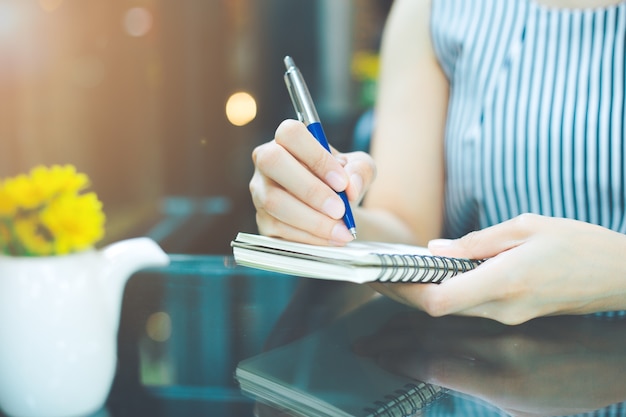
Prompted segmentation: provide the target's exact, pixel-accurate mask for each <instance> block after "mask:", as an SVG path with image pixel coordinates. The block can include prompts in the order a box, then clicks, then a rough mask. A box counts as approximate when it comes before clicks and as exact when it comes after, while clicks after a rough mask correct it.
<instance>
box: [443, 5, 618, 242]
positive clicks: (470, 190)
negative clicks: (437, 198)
mask: <svg viewBox="0 0 626 417" xmlns="http://www.w3.org/2000/svg"><path fill="white" fill-rule="evenodd" d="M431 24H432V27H431V30H432V37H433V43H434V47H435V51H436V53H437V55H438V58H439V61H440V64H441V66H442V68H443V70H444V72H445V74H446V75H447V77H448V80H449V81H450V86H451V88H450V102H449V110H448V112H449V113H448V123H447V130H446V138H445V144H446V162H447V179H446V181H447V184H446V190H447V191H446V192H447V194H446V224H445V227H446V235H447V236H448V237H458V236H461V235H463V234H465V233H467V232H469V231H471V230H476V229H481V228H484V227H486V226H490V225H493V224H496V223H499V222H501V221H504V220H506V219H510V218H512V217H514V216H516V215H519V214H521V213H526V212H530V213H538V214H543V215H548V216H556V217H567V218H574V219H579V220H583V221H586V222H590V223H594V224H599V225H602V226H604V227H607V228H610V229H612V230H615V231H619V232H621V233H626V193H625V192H626V144H625V139H626V134H625V120H626V105H625V99H626V95H625V93H624V89H625V88H626V87H625V85H626V84H625V82H626V79H625V78H626V71H625V59H626V54H625V48H626V46H625V45H626V42H625V41H626V2H621V3H619V4H618V5H615V6H609V7H605V8H597V9H585V10H570V9H551V8H547V7H545V6H541V5H538V4H536V3H535V2H534V1H532V0H434V1H433V9H432V22H431Z"/></svg>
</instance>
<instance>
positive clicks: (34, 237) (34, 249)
mask: <svg viewBox="0 0 626 417" xmlns="http://www.w3.org/2000/svg"><path fill="white" fill-rule="evenodd" d="M14 228H15V235H16V237H17V239H18V242H16V243H17V244H19V245H20V246H21V247H22V248H23V249H24V250H25V251H26V253H24V254H23V255H33V256H48V255H52V254H53V253H54V246H53V242H52V239H51V237H50V235H49V233H48V232H47V231H46V229H45V228H44V227H43V226H42V225H41V223H40V222H39V220H38V219H37V218H36V217H35V216H31V217H26V218H18V219H17V220H16V221H15V224H14Z"/></svg>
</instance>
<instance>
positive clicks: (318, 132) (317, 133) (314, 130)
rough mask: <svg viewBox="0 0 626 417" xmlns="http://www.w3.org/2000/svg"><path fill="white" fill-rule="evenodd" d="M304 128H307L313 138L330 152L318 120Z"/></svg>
mask: <svg viewBox="0 0 626 417" xmlns="http://www.w3.org/2000/svg"><path fill="white" fill-rule="evenodd" d="M306 128H307V129H309V132H311V134H312V135H313V136H314V137H315V139H317V141H318V142H319V143H320V145H322V146H323V147H324V148H325V149H326V150H327V151H328V152H331V150H330V145H329V144H328V140H327V139H326V134H325V133H324V128H323V127H322V124H321V123H320V122H313V123H311V124H309V125H308V126H307V127H306Z"/></svg>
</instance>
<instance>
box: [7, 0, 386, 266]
mask: <svg viewBox="0 0 626 417" xmlns="http://www.w3.org/2000/svg"><path fill="white" fill-rule="evenodd" d="M391 3H392V0H108V1H102V0H0V178H4V177H6V176H12V175H16V174H19V173H23V172H26V171H28V170H30V169H31V168H32V167H33V166H35V165H38V164H46V165H52V164H67V163H70V164H74V165H75V166H76V168H77V169H78V170H79V171H81V172H84V173H86V174H87V175H88V176H89V177H90V178H91V181H92V187H91V189H92V190H93V191H95V192H96V193H97V194H98V196H99V197H100V199H101V200H102V202H103V204H104V210H105V213H106V215H107V236H106V239H105V240H106V241H105V242H103V243H107V242H111V241H115V240H119V239H122V238H126V237H132V236H139V235H149V236H151V237H153V238H155V239H156V240H157V241H159V242H160V243H161V245H162V246H163V247H164V249H165V250H166V251H168V252H170V253H174V252H176V253H218V254H219V253H230V247H229V243H230V240H231V239H232V238H233V237H234V236H235V234H236V233H237V232H238V231H252V232H254V231H256V226H255V222H254V208H253V206H252V202H251V200H250V197H249V193H248V181H249V179H250V177H251V175H252V172H253V166H252V162H251V158H250V154H251V152H252V149H253V148H254V147H255V146H257V145H259V144H261V143H263V142H265V141H267V140H269V139H271V138H272V137H273V132H274V129H275V128H276V126H277V125H278V124H279V123H280V121H281V120H283V119H285V118H293V117H294V111H293V108H292V106H291V102H290V100H289V96H288V94H287V91H286V89H285V86H284V82H283V73H284V66H283V57H284V56H285V55H291V56H292V57H293V58H294V60H295V61H296V63H297V64H298V66H299V67H300V69H301V71H302V72H303V74H304V77H305V78H306V80H307V82H308V84H309V88H310V90H311V94H312V95H313V98H314V100H315V101H316V104H317V106H318V111H319V113H320V116H321V118H322V121H323V122H324V125H325V129H326V133H327V135H328V136H329V140H330V142H331V143H332V144H333V145H334V146H335V147H337V148H339V149H340V150H349V149H354V148H362V147H363V146H364V145H363V144H362V139H363V134H361V135H360V137H359V134H356V135H355V132H358V131H359V128H358V126H359V125H360V123H362V122H363V120H364V115H366V114H367V111H368V109H370V108H371V106H372V104H373V102H374V100H375V83H376V74H377V65H378V61H377V59H378V47H379V41H380V34H381V29H382V26H383V23H384V20H385V18H386V15H387V12H388V10H389V7H390V6H391ZM365 131H367V129H365ZM365 136H367V134H365Z"/></svg>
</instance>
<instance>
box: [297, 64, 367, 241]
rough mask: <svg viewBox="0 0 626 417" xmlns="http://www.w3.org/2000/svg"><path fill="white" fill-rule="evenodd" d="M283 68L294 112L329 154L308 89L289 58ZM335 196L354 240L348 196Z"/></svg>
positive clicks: (328, 146) (354, 227)
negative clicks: (339, 201)
mask: <svg viewBox="0 0 626 417" xmlns="http://www.w3.org/2000/svg"><path fill="white" fill-rule="evenodd" d="M285 67H286V68H287V71H286V72H285V84H287V90H289V96H290V97H291V102H292V103H293V107H294V109H295V110H296V113H297V115H298V119H299V120H300V121H301V122H302V123H304V124H305V125H306V127H307V129H309V132H311V134H312V135H313V136H315V139H317V141H318V142H319V143H320V144H321V145H322V146H323V147H324V148H326V150H327V151H328V152H330V145H329V144H328V141H327V140H326V135H325V134H324V129H323V128H322V123H321V122H320V117H319V116H318V114H317V110H315V105H314V104H313V100H312V99H311V94H310V93H309V89H308V88H307V86H306V83H305V82H304V78H303V77H302V74H301V73H300V70H299V69H298V67H296V64H295V62H294V61H293V59H292V58H291V57H290V56H286V57H285ZM337 194H339V197H341V199H342V200H343V203H344V205H345V206H346V212H345V214H344V215H343V221H344V222H345V223H346V226H347V227H348V230H350V233H352V236H353V237H354V238H355V239H356V225H355V224H354V217H353V216H352V210H351V209H350V203H349V202H348V196H346V193H345V192H343V191H342V192H339V193H337Z"/></svg>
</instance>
